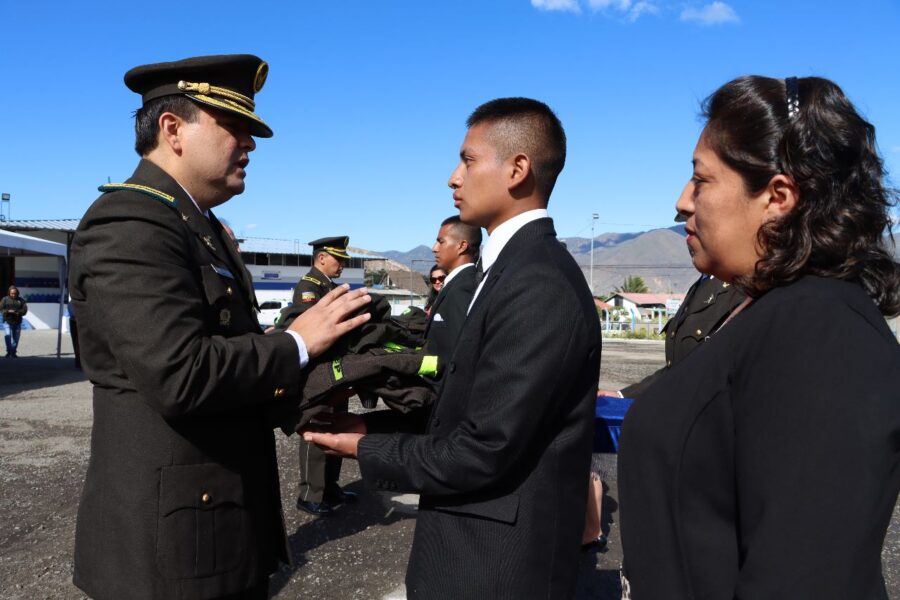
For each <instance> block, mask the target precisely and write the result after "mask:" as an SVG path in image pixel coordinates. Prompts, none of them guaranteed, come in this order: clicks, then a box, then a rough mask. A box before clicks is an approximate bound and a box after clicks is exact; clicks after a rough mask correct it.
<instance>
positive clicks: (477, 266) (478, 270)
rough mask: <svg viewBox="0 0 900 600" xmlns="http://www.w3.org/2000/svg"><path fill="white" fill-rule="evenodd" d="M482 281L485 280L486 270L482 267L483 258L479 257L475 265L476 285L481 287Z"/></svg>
mask: <svg viewBox="0 0 900 600" xmlns="http://www.w3.org/2000/svg"><path fill="white" fill-rule="evenodd" d="M482 279H484V269H483V268H482V266H481V258H480V257H479V259H478V261H477V262H476V263H475V285H476V286H477V285H479V284H480V283H481V280H482Z"/></svg>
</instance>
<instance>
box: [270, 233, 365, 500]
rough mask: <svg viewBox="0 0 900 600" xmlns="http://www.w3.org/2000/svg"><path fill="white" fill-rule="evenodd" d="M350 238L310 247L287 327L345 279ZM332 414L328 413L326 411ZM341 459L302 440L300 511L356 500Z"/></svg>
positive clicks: (326, 240)
mask: <svg viewBox="0 0 900 600" xmlns="http://www.w3.org/2000/svg"><path fill="white" fill-rule="evenodd" d="M349 243H350V238H349V237H347V236H337V237H324V238H320V239H318V240H313V241H311V242H310V243H309V245H310V246H312V248H313V266H312V268H311V269H310V270H309V273H307V274H306V275H304V276H303V277H302V278H301V279H300V281H298V282H297V286H296V287H295V288H294V304H293V306H292V307H290V308H288V309H285V311H284V313H283V314H285V315H288V314H289V315H290V316H288V317H286V319H285V323H283V324H280V325H281V326H285V325H287V323H288V322H289V320H290V318H292V317H293V316H296V315H298V314H303V313H304V312H306V310H307V309H308V308H310V307H312V306H315V304H316V303H317V302H319V300H320V299H321V298H322V297H323V296H324V295H325V294H327V293H328V292H329V291H330V290H331V289H333V288H334V286H335V283H334V280H335V279H337V278H338V277H340V276H341V272H342V271H343V270H344V261H346V260H347V259H349V258H350V255H349V254H347V245H348V244H349ZM323 410H328V409H323ZM335 410H337V411H338V412H345V411H346V410H347V403H346V402H344V403H342V404H339V405H337V406H336V407H335ZM341 462H342V461H341V459H340V458H338V457H335V456H327V455H326V454H325V453H324V452H322V451H321V450H319V448H317V447H316V446H315V445H314V444H310V443H308V442H307V441H305V440H304V439H303V437H300V484H299V487H300V492H299V495H298V496H297V508H298V509H300V510H303V511H305V512H308V513H310V514H312V515H316V516H324V515H329V514H331V513H332V512H333V510H334V507H335V506H337V505H339V504H343V503H345V502H353V501H354V500H356V494H355V493H353V492H351V491H349V490H347V491H345V490H343V489H341V486H340V485H339V484H338V479H340V476H341Z"/></svg>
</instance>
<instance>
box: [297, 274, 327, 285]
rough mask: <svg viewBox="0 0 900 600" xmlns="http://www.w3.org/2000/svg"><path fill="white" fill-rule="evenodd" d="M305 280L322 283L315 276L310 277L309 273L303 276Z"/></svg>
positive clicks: (317, 283)
mask: <svg viewBox="0 0 900 600" xmlns="http://www.w3.org/2000/svg"><path fill="white" fill-rule="evenodd" d="M302 280H303V281H308V282H310V283H314V284H316V285H322V282H321V281H319V280H318V279H316V278H315V277H310V276H309V275H304V276H303V278H302Z"/></svg>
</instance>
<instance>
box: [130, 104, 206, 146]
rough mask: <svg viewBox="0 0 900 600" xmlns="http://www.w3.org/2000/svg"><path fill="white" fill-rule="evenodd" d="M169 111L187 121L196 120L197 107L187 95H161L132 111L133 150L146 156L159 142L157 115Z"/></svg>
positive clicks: (192, 121)
mask: <svg viewBox="0 0 900 600" xmlns="http://www.w3.org/2000/svg"><path fill="white" fill-rule="evenodd" d="M167 112H170V113H172V114H173V115H178V116H179V117H181V118H182V119H184V120H185V121H187V122H188V123H194V122H196V121H197V113H198V112H199V108H198V107H197V105H196V104H195V103H194V102H192V101H191V100H189V99H188V97H187V96H178V95H175V96H162V97H160V98H155V99H153V100H150V101H149V102H147V104H145V105H144V106H142V107H141V108H139V109H137V110H136V111H135V112H134V151H135V152H137V153H138V156H146V155H147V154H148V153H149V152H150V151H151V150H153V149H154V148H156V145H157V144H158V143H159V117H160V116H161V115H162V114H163V113H167Z"/></svg>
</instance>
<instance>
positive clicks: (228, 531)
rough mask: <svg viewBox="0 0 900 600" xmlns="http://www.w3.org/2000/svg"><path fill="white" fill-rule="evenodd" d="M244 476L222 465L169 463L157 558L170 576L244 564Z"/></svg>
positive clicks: (162, 474)
mask: <svg viewBox="0 0 900 600" xmlns="http://www.w3.org/2000/svg"><path fill="white" fill-rule="evenodd" d="M246 520H247V514H246V509H245V508H244V489H243V483H242V480H241V476H240V475H239V474H237V473H234V472H232V471H229V470H228V469H225V468H224V467H222V466H220V465H216V464H211V463H210V464H199V465H177V466H172V467H163V469H162V470H161V472H160V481H159V517H158V523H157V543H156V559H157V562H158V564H159V567H160V570H161V571H162V573H163V575H164V576H165V577H166V578H167V579H191V578H197V577H208V576H210V575H215V574H218V573H224V572H227V571H230V570H232V569H235V568H236V567H238V566H240V564H241V562H242V560H243V559H244V553H245V548H246V547H247V546H248V545H249V540H248V539H246V538H247V523H246Z"/></svg>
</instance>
